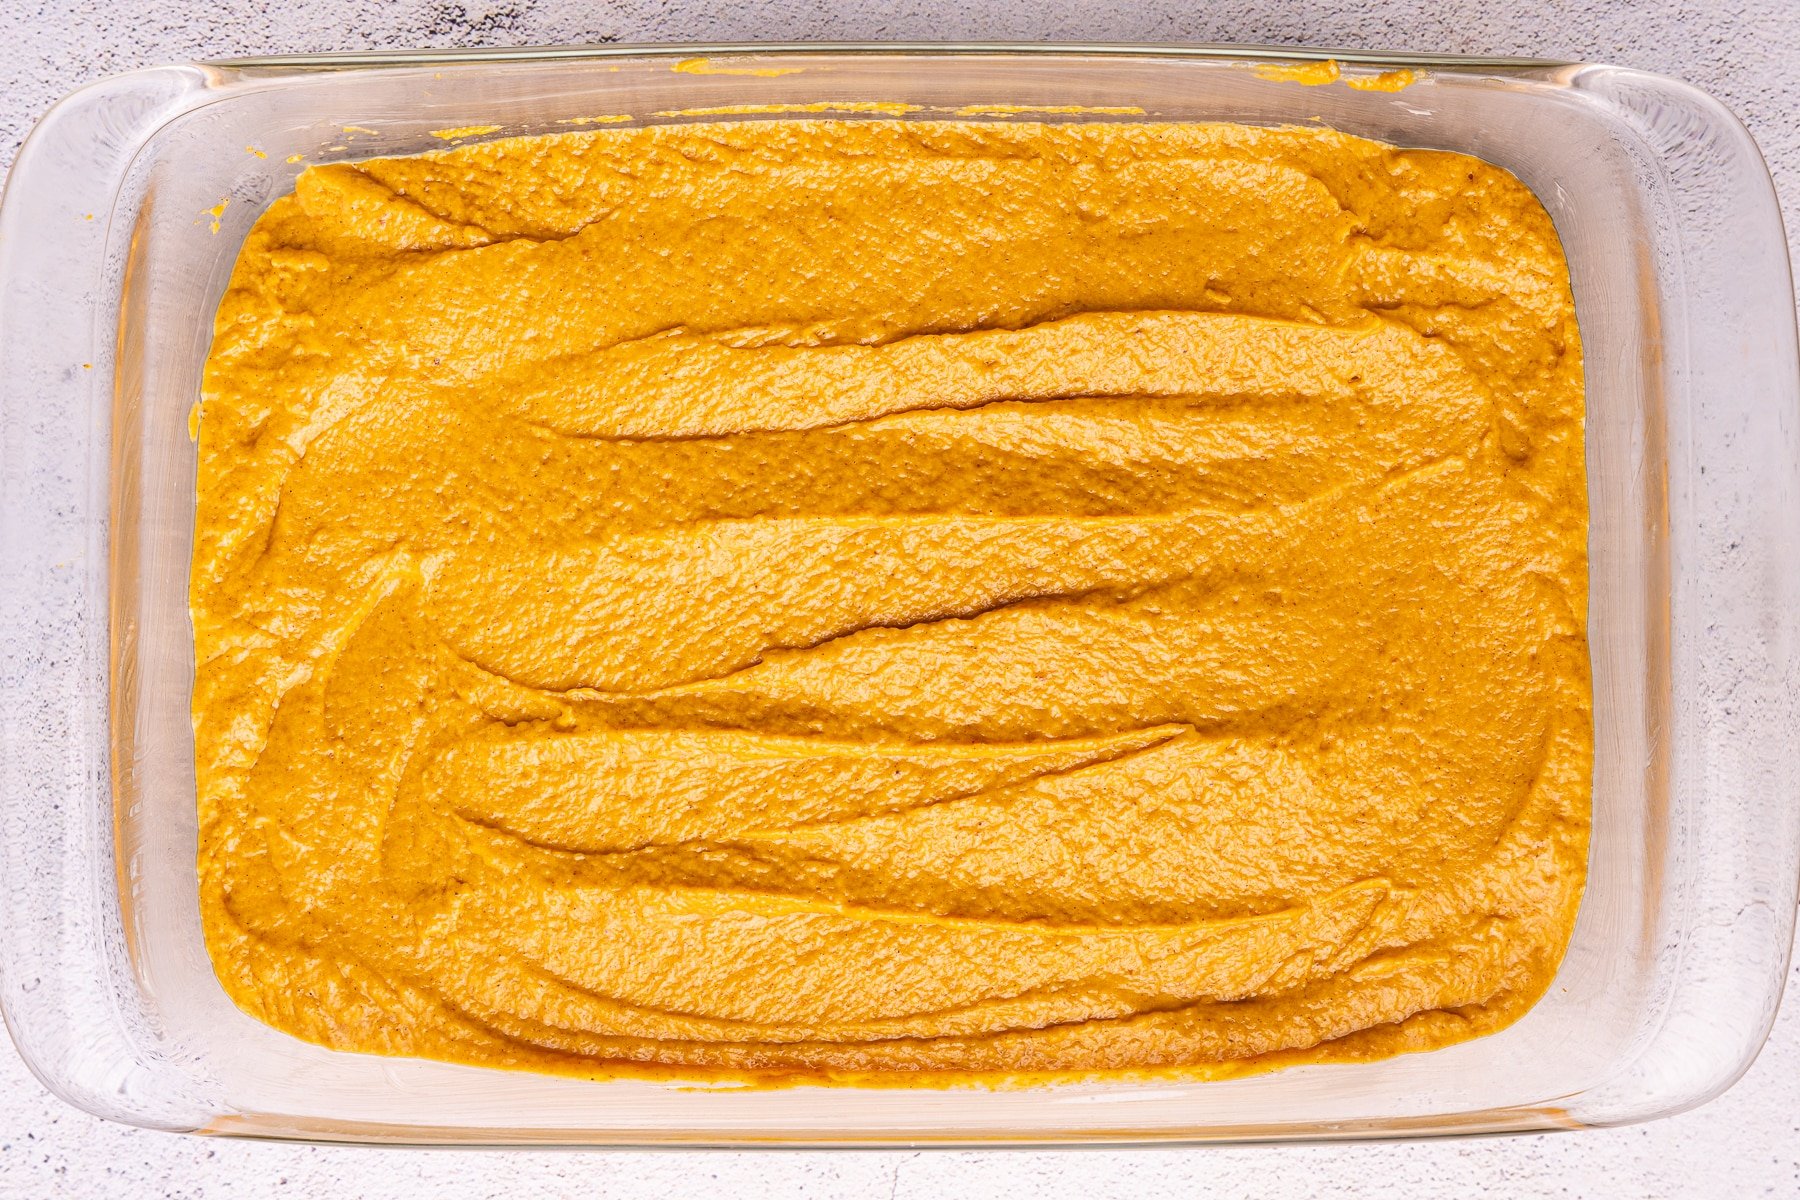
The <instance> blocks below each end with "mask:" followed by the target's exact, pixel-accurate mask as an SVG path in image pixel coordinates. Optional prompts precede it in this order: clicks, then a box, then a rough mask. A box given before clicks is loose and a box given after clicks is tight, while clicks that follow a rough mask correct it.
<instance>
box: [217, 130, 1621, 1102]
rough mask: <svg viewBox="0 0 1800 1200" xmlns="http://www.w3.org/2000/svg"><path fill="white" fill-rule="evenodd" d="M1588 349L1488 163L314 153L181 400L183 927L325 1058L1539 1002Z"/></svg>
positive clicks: (987, 1034)
mask: <svg viewBox="0 0 1800 1200" xmlns="http://www.w3.org/2000/svg"><path fill="white" fill-rule="evenodd" d="M1581 380H1582V375H1581V360H1580V351H1579V345H1578V341H1577V337H1576V328H1575V319H1574V312H1573V307H1572V304H1571V300H1570V292H1569V283H1568V276H1567V269H1566V267H1565V265H1564V262H1563V258H1562V255H1561V251H1560V248H1559V246H1558V243H1557V240H1556V236H1555V234H1554V232H1553V230H1552V227H1551V224H1550V221H1549V219H1548V218H1547V216H1546V215H1545V213H1544V211H1543V209H1542V208H1541V207H1540V206H1539V204H1538V203H1537V201H1536V200H1535V199H1534V198H1533V197H1532V196H1531V195H1530V194H1529V193H1528V192H1527V191H1526V190H1525V189H1524V188H1523V187H1522V186H1521V185H1520V184H1519V183H1518V182H1517V181H1516V180H1514V179H1513V178H1512V177H1511V176H1509V175H1507V174H1506V173H1504V172H1502V171H1500V170H1498V169H1495V168H1493V167H1491V166H1488V165H1485V164H1483V163H1481V162H1479V161H1477V160H1475V159H1472V158H1467V157H1463V156H1460V155H1455V154H1445V153H1436V152H1419V151H1398V150H1395V149H1392V148H1390V147H1386V146H1382V145H1378V144H1375V143H1372V142H1367V141H1362V140H1358V139H1355V138H1350V137H1345V136H1342V135H1339V134H1335V133H1332V132H1328V131H1322V130H1265V129H1251V128H1246V127H1238V126H1228V125H1158V124H1148V123H1146V124H1104V125H1043V124H1010V123H1009V124H973V123H959V122H947V123H946V122H938V123H933V122H901V121H881V120H864V121H845V122H831V121H802V120H777V121H761V122H738V123H725V124H700V125H685V126H671V127H660V128H646V129H625V130H619V129H613V130H606V131H601V132H594V133H581V134H569V135H564V136H557V137H544V138H518V139H512V140H503V141H497V142H492V143H488V144H484V145H478V146H471V147H466V148H462V149H456V150H450V151H446V152H442V153H438V154H433V155H428V156H425V157H420V158H409V159H394V160H386V161H377V162H366V163H361V164H357V165H343V164H340V165H333V166H326V167H318V168H314V169H311V170H308V171H306V172H305V173H304V174H302V175H301V176H300V178H299V180H298V183H297V186H296V190H295V193H294V194H293V195H292V196H288V197H284V198H282V199H280V200H278V201H276V202H275V203H274V204H273V205H272V206H271V208H270V209H269V211H268V212H267V214H266V215H264V216H263V218H262V219H261V220H260V221H259V222H258V223H257V225H256V227H255V229H254V230H253V231H252V233H251V234H250V237H249V240H248V241H247V243H246V244H245V247H244V250H243V254H242V257H241V259H240V260H239V263H238V266H237V270H236V273H235V275H234V276H233V278H232V282H231V287H230V290H229V292H228V293H227V295H226V296H225V299H224V302H223V304H222V305H221V307H220V310H219V315H218V323H217V336H216V340H215V342H214V346H213V350H212V357H211V360H210V362H209V364H208V368H207V373H206V383H205V394H204V397H203V409H202V413H203V415H202V420H201V424H200V476H199V484H200V500H199V511H198V523H197V532H196V538H195V551H194V564H193V580H192V606H193V618H194V630H195V642H196V649H197V654H198V664H199V665H198V677H197V682H196V685H195V693H194V721H195V730H196V742H195V744H196V754H197V758H198V768H199V804H200V816H201V834H200V856H199V875H200V887H201V902H202V912H203V916H204V921H205V931H206V941H207V947H208V949H209V951H210V952H211V955H212V958H213V962H214V965H215V967H216V968H217V971H218V975H219V978H220V980H221V981H222V982H223V983H224V985H225V987H226V989H227V990H228V991H229V993H230V994H231V996H232V997H233V998H234V999H235V1000H236V1001H237V1003H238V1004H240V1005H241V1006H243V1008H244V1009H245V1010H247V1011H248V1012H250V1013H252V1014H254V1015H256V1016H258V1017H260V1018H262V1019H263V1020H265V1021H267V1022H269V1023H270V1024H272V1025H274V1026H276V1027H277V1028H279V1029H282V1030H285V1031H287V1032H289V1033H292V1034H294V1035H296V1036H299V1037H302V1038H307V1039H309V1040H312V1041H316V1042H320V1043H323V1044H325V1045H328V1046H334V1047H338V1048H341V1049H346V1050H359V1051H370V1052H376V1053H383V1054H402V1055H423V1056H428V1057H433V1058H443V1059H452V1060H456V1061H460V1062H468V1063H480V1064H491V1065H496V1066H508V1067H524V1068H531V1069H537V1070H548V1071H559V1072H572V1073H578V1074H584V1075H598V1076H605V1075H612V1074H619V1073H623V1072H636V1073H642V1072H650V1073H658V1072H662V1073H673V1074H676V1075H679V1076H682V1077H688V1078H696V1077H698V1078H708V1077H713V1078H717V1077H721V1076H732V1077H744V1076H750V1077H753V1078H757V1079H762V1080H774V1079H787V1080H792V1079H796V1078H798V1079H807V1080H815V1081H858V1082H882V1083H903V1082H909V1081H910V1082H918V1081H932V1082H945V1081H951V1080H955V1079H976V1080H980V1081H985V1082H999V1081H1005V1080H1014V1081H1016V1080H1019V1079H1023V1078H1041V1077H1042V1076H1043V1075H1044V1074H1045V1073H1050V1074H1054V1075H1062V1074H1077V1075H1091V1074H1094V1073H1100V1072H1114V1071H1145V1070H1153V1069H1162V1068H1168V1069H1177V1070H1181V1071H1185V1072H1188V1073H1200V1074H1221V1073H1229V1072H1233V1071H1239V1070H1245V1069H1257V1068H1261V1067H1267V1066H1270V1065H1275V1064H1279V1063H1288V1062H1295V1061H1309V1060H1320V1059H1343V1058H1362V1057H1370V1056H1376V1055H1382V1054H1388V1053H1393V1052H1397V1051H1401V1050H1412V1049H1426V1048H1430V1047H1434V1046H1439V1045H1442V1044H1445V1043H1447V1042H1451V1041H1456V1040H1459V1039H1462V1038H1467V1037H1471V1036H1474V1035H1477V1034H1481V1033H1485V1032H1489V1031H1492V1030H1495V1029H1498V1028H1500V1027H1501V1026H1503V1025H1505V1024H1507V1023H1508V1022H1510V1021H1512V1020H1513V1019H1515V1018H1516V1017H1518V1016H1519V1015H1520V1014H1521V1013H1522V1012H1524V1011H1525V1009H1526V1008H1527V1007H1529V1006H1530V1005H1531V1003H1532V1002H1533V1001H1534V1000H1535V999H1536V998H1537V996H1538V995H1539V994H1540V993H1542V991H1543V990H1544V989H1545V987H1546V986H1547V984H1548V982H1549V980H1550V977H1551V975H1552V973H1553V972H1554V971H1555V969H1556V966H1557V963H1558V960H1559V958H1560V956H1561V954H1562V950H1563V947H1564V945H1565V943H1566V941H1567V939H1568V936H1569V931H1570V928H1571V925H1572V923H1573V920H1574V916H1575V910H1576V904H1577V901H1578V899H1579V896H1580V892H1581V886H1582V881H1583V877H1584V870H1585V860H1586V849H1587V837H1588V805H1589V765H1590V758H1591V751H1592V735H1591V729H1590V718H1589V708H1590V696H1589V682H1588V669H1587V650H1586V642H1585V615H1586V606H1587V600H1586V529H1587V512H1586V502H1585V493H1584V476H1583V461H1582V390H1581Z"/></svg>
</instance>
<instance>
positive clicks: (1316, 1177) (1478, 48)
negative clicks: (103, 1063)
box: [0, 0, 1800, 1200]
mask: <svg viewBox="0 0 1800 1200" xmlns="http://www.w3.org/2000/svg"><path fill="white" fill-rule="evenodd" d="M0 29H4V30H6V34H5V38H6V47H5V49H4V50H0V165H3V164H4V163H9V162H10V161H11V157H12V153H13V151H14V149H16V147H17V144H18V141H19V139H20V138H21V137H22V136H23V134H24V133H25V131H26V130H27V129H28V128H29V126H30V124H31V122H32V121H34V120H35V119H36V118H37V117H38V116H39V115H40V114H41V113H42V112H43V110H44V109H45V108H46V107H47V106H48V105H49V104H50V103H51V101H53V100H54V99H55V98H56V97H57V96H59V95H61V94H63V93H64V92H67V91H69V90H70V89H71V88H73V87H75V86H76V85H78V84H80V83H82V82H85V81H87V80H89V79H92V78H96V77H98V76H100V75H104V74H109V73H112V72H116V71H122V70H126V69H129V68H131V67H136V66H140V65H146V64H151V63H159V62H168V61H179V60H182V59H189V58H201V57H209V56H210V57H222V56H226V55H232V54H248V53H258V52H277V51H304V50H329V49H350V48H356V47H368V46H392V47H401V46H461V45H529V44H541V43H558V42H565V43H566V42H592V41H672V40H680V41H690V40H756V39H765V40H773V39H790V40H804V39H820V40H828V39H840V40H843V39H918V40H943V39H957V38H972V39H973V38H979V39H1019V40H1057V39H1065V40H1116V41H1189V42H1203V41H1236V42H1282V43H1307V44H1312V45H1324V46H1343V47H1369V48H1396V49H1418V50H1443V51H1453V52H1461V53H1499V54H1529V55H1534V56H1547V57H1568V58H1580V59H1591V60H1604V61H1612V62H1619V63H1625V64H1628V65H1632V66H1638V67H1644V68H1647V69H1650V70H1655V71H1660V72H1663V73H1666V74H1671V75H1676V76H1679V77H1681V78H1684V79H1686V80H1688V81H1690V82H1692V83H1695V84H1697V85H1699V86H1700V87H1703V88H1705V89H1707V90H1709V91H1711V92H1713V93H1714V94H1716V95H1718V96H1719V97H1721V98H1722V99H1724V100H1725V101H1726V103H1728V104H1730V105H1731V106H1732V107H1733V108H1734V109H1735V110H1736V111H1737V112H1738V113H1739V114H1740V115H1741V116H1742V117H1743V118H1744V119H1745V120H1746V122H1747V123H1748V124H1749V125H1750V127H1751V129H1752V131H1753V132H1754V133H1755V134H1756V136H1757V138H1758V139H1759V141H1760V142H1761V143H1762V146H1763V148H1764V151H1765V152H1766V153H1767V155H1768V157H1769V159H1770V162H1771V165H1772V167H1773V168H1774V171H1775V175H1776V180H1777V184H1778V186H1779V187H1780V189H1781V192H1782V196H1783V201H1784V205H1785V207H1786V209H1787V211H1788V212H1789V214H1790V215H1791V214H1794V213H1796V212H1800V207H1797V206H1800V121H1797V120H1796V117H1795V113H1796V108H1795V102H1794V97H1795V96H1796V95H1800V0H1726V2H1715V3H1710V4H1708V3H1683V2H1680V0H1640V2H1637V3H1633V2H1632V0H1549V2H1545V3H1532V2H1530V0H1332V2H1325V3H1318V4H1301V3H1284V2H1282V0H1213V2H1208V0H1136V2H1134V0H1122V2H1120V3H1116V4H1101V3H1097V2H1095V0H1064V2H1062V3H1057V2H1055V0H760V2H758V0H751V2H750V3H745V4H735V5H730V4H718V3H680V2H678V0H587V2H577V0H465V2H459V3H445V2H440V0H393V2H391V3H382V4H360V3H354V2H352V0H212V2H209V3H198V2H196V0H165V2H162V3H157V2H155V0H50V2H47V3H33V2H31V0H0ZM1792 237H1793V235H1792V233H1790V241H1791V240H1792ZM1796 994H1800V991H1796ZM513 1194H522V1195H529V1196H542V1197H559V1196H570V1197H573V1196H581V1197H607V1196H662V1197H671V1196H685V1195H690V1194H691V1195H695V1196H715V1195H744V1196H762V1195H770V1196H773V1195H797V1196H806V1197H831V1196H863V1195H876V1196H887V1197H892V1198H899V1197H906V1196H920V1197H925V1196H932V1197H935V1196H942V1195H984V1194H992V1195H1067V1196H1080V1197H1084V1198H1085V1200H1108V1198H1111V1197H1131V1198H1132V1200H1149V1198H1152V1197H1159V1196H1178V1195H1179V1196H1194V1195H1205V1194H1219V1195H1230V1196H1252V1195H1254V1196H1278V1197H1311V1196H1316V1195H1323V1194H1341V1195H1351V1196H1360V1197H1412V1196H1435V1195H1456V1196H1470V1195H1489V1196H1505V1197H1513V1196H1520V1197H1527V1196H1576V1197H1587V1196H1621V1197H1625V1196H1644V1197H1676V1196H1731V1197H1746V1196H1784V1197H1785V1196H1800V1004H1792V1003H1791V1004H1790V1005H1789V1006H1788V1009H1787V1011H1786V1012H1785V1013H1784V1015H1783V1017H1782V1019H1781V1020H1780V1022H1779V1023H1778V1025H1777V1027H1776V1030H1775V1033H1774V1037H1773V1038H1772V1040H1771V1041H1770V1043H1769V1045H1768V1047H1767V1049H1766V1050H1765V1051H1764V1052H1763V1054H1762V1056H1761V1058H1760V1059H1759V1060H1758V1061H1757V1063H1756V1065H1755V1066H1754V1067H1753V1068H1752V1069H1751V1071H1750V1073H1749V1074H1748V1076H1746V1078H1745V1079H1744V1080H1743V1081H1742V1082H1740V1083H1739V1084H1738V1085H1737V1087H1735V1088H1734V1089H1733V1090H1731V1091H1730V1092H1728V1093H1727V1094H1726V1095H1725V1096H1724V1097H1722V1098H1721V1099H1719V1100H1716V1101H1714V1102H1713V1103H1712V1104H1710V1105H1707V1106H1705V1107H1703V1108H1701V1109H1699V1110H1697V1111H1695V1112H1692V1113H1688V1114H1684V1115H1682V1116H1678V1117H1674V1118H1671V1119H1668V1120H1665V1121H1661V1122H1658V1123H1655V1124H1651V1125H1647V1126H1640V1127H1637V1128H1633V1129H1623V1130H1612V1131H1602V1132H1586V1133H1581V1134H1572V1135H1556V1136H1549V1137H1526V1138H1507V1139H1497V1140H1485V1141H1461V1142H1436V1143H1415V1144H1399V1145H1357V1146H1340V1147H1285V1148H1230V1149H1204V1150H1179V1151H1130V1152H1093V1151H1089V1152H1062V1153H1036V1152H1031V1153H1027V1152H929V1153H898V1152H896V1153H888V1152H881V1153H858V1152H842V1153H835V1152H834V1153H702V1154H692V1153H668V1152H662V1153H598V1152H590V1153H560V1152H551V1153H536V1152H533V1153H506V1154H496V1153H486V1152H460V1151H395V1150H360V1149H340V1148H330V1149H326V1148H317V1147H296V1146H281V1145H261V1144H250V1143H236V1142H223V1141H217V1140H208V1139H200V1138H181V1137H174V1136H170V1135H166V1134H155V1133H145V1132H142V1131H136V1130H127V1129H122V1128H118V1127H114V1126H109V1125H106V1124H104V1123H102V1122H100V1121H97V1120H94V1119H93V1118H90V1117H87V1116H84V1115H83V1114H81V1113H79V1112H76V1111H74V1110H72V1109H69V1108H67V1107H65V1106H64V1105H62V1104H61V1103H60V1102H59V1101H57V1100H55V1099H53V1098H52V1097H51V1096H49V1095H48V1094H47V1093H46V1092H45V1091H44V1090H43V1089H42V1088H41V1087H40V1086H39V1085H38V1084H37V1083H36V1082H35V1081H34V1080H33V1079H32V1078H31V1077H30V1076H29V1075H27V1074H26V1072H25V1070H24V1068H23V1067H22V1066H21V1064H20V1063H19V1061H18V1059H17V1058H16V1056H14V1054H13V1053H12V1051H11V1049H10V1047H6V1048H4V1049H0V1197H50V1196H70V1197H89V1196H92V1197H109V1198H110V1197H139V1196H143V1197H153V1198H154V1197H169V1198H175V1197H183V1198H186V1197H195V1198H198V1197H224V1196H232V1197H236V1196H276V1197H281V1196H291V1197H339V1196H344V1197H351V1196H356V1197H370V1198H379V1197H406V1196H432V1197H436V1196H440V1195H442V1196H453V1195H468V1196H501V1195H513Z"/></svg>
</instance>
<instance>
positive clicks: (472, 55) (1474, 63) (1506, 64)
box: [190, 40, 1608, 71]
mask: <svg viewBox="0 0 1800 1200" xmlns="http://www.w3.org/2000/svg"><path fill="white" fill-rule="evenodd" d="M730 54H739V55H747V54H782V55H808V56H811V55H819V56H824V55H862V54H870V55H873V54H890V55H893V54H899V55H919V56H932V57H958V56H963V55H975V54H1019V55H1046V56H1056V55H1075V54H1092V55H1116V56H1119V57H1132V58H1138V57H1150V58H1193V59H1248V60H1253V61H1258V62H1326V61H1335V62H1344V63H1354V64H1357V65H1367V66H1376V65H1387V66H1403V67H1440V68H1455V67H1465V68H1471V69H1484V70H1498V71H1509V70H1544V69H1554V68H1559V67H1583V66H1605V65H1608V64H1605V63H1600V62H1593V61H1585V60H1580V59H1563V58H1530V57H1523V56H1518V55H1500V54H1497V55H1462V54H1430V53H1422V52H1417V51H1398V50H1396V51H1388V50H1357V49H1350V48H1336V47H1329V46H1284V45H1280V44H1277V43H1272V42H1245V43H1234V42H1013V41H993V42H989V41H946V42H929V41H894V42H880V41H861V40H852V41H843V42H830V41H819V42H581V43H576V44H573V45H567V46H559V45H536V46H467V47H446V48H444V49H434V48H420V49H410V50H331V51H317V52H312V53H301V54H266V55H247V56H238V57H233V58H219V59H199V60H195V61H194V62H193V63H191V64H190V65H193V66H200V67H217V68H221V69H227V70H235V71H261V70H283V69H286V70H333V71H342V70H373V69H380V68H383V67H414V66H455V65H459V64H470V63H484V62H553V61H557V60H581V59H589V58H645V57H656V58H686V57H695V56H702V57H705V56H711V55H730Z"/></svg>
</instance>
